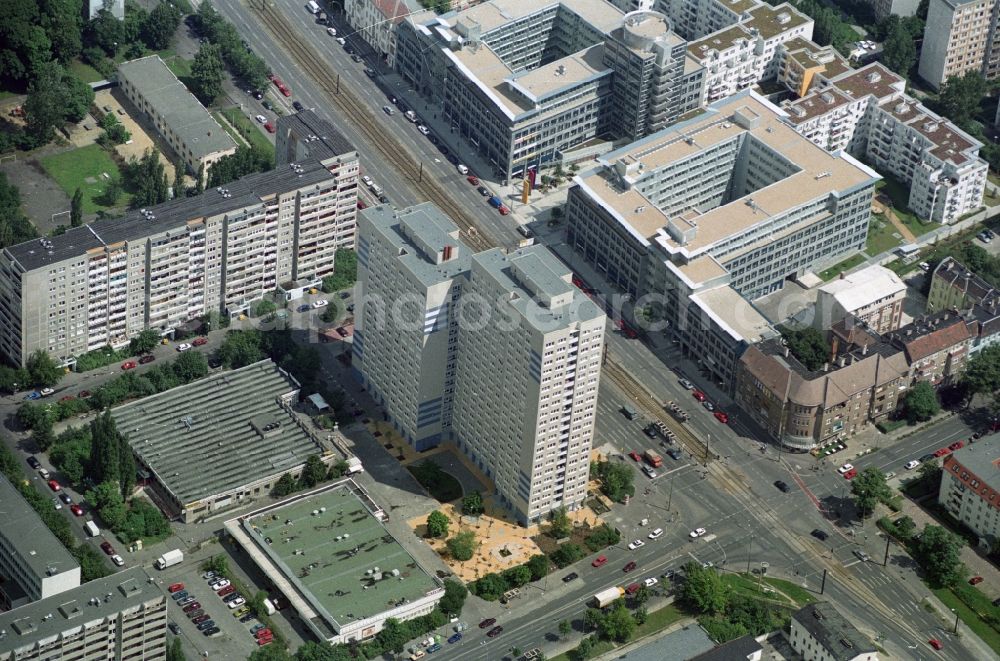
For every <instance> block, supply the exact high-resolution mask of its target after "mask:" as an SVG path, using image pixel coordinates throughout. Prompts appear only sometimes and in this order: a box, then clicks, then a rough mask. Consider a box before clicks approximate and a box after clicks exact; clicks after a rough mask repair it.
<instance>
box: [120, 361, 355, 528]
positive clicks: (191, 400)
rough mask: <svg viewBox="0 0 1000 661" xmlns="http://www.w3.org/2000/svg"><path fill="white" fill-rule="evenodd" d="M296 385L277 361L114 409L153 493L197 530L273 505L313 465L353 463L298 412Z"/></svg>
mask: <svg viewBox="0 0 1000 661" xmlns="http://www.w3.org/2000/svg"><path fill="white" fill-rule="evenodd" d="M298 395H299V384H298V383H297V382H296V381H295V379H294V378H293V377H292V376H291V375H289V374H288V373H286V372H285V371H284V370H282V369H281V368H279V367H278V366H277V365H275V364H274V363H273V362H271V361H270V360H262V361H260V362H258V363H254V364H252V365H247V366H246V367H242V368H240V369H237V370H232V371H227V372H223V373H220V374H215V375H211V376H207V377H205V378H204V379H200V380H198V381H195V382H193V383H190V384H188V385H186V386H180V387H177V388H172V389H170V390H167V391H165V392H162V393H159V394H157V395H152V396H150V397H145V398H143V399H141V400H138V401H135V402H132V403H129V404H124V405H122V406H119V407H116V408H114V409H112V411H111V415H112V417H113V418H114V420H115V423H116V424H117V426H118V429H119V430H120V431H121V432H122V433H123V434H124V435H125V436H126V437H127V439H128V443H129V445H130V446H131V448H132V452H133V453H134V454H135V457H136V460H137V463H138V464H139V465H140V466H141V468H142V469H143V470H145V471H147V472H148V473H149V474H150V480H149V483H148V485H147V488H148V489H149V490H151V492H152V496H153V497H154V500H155V501H156V502H157V504H158V505H160V507H161V508H163V510H164V512H165V513H166V514H167V515H168V516H170V517H176V518H179V519H180V520H181V521H183V522H185V523H192V522H195V521H198V520H202V519H205V518H208V517H210V516H213V515H215V514H216V513H217V512H219V511H221V510H225V509H229V508H232V507H238V506H245V505H246V504H248V503H250V502H252V501H253V500H256V499H259V498H267V497H268V496H270V493H271V489H272V488H273V487H274V485H275V484H276V483H277V482H278V480H279V479H280V478H281V477H282V476H283V475H291V476H292V477H295V478H298V477H299V476H300V475H301V474H302V469H303V468H304V466H305V462H306V459H307V458H308V457H309V456H310V455H315V456H317V457H319V458H320V460H321V461H322V462H323V463H324V464H327V465H331V464H333V463H335V462H338V461H342V460H346V459H347V456H345V455H344V454H343V453H342V452H341V451H340V450H339V449H338V446H337V445H336V444H335V443H334V441H333V438H332V437H330V436H327V435H322V436H321V435H317V433H316V431H315V430H314V426H313V425H312V424H311V423H309V422H308V421H304V420H302V419H300V417H299V416H298V414H297V413H296V412H295V411H293V410H292V407H293V406H294V405H295V403H296V401H297V399H298Z"/></svg>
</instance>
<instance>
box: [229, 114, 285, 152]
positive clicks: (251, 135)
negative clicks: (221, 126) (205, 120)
mask: <svg viewBox="0 0 1000 661" xmlns="http://www.w3.org/2000/svg"><path fill="white" fill-rule="evenodd" d="M219 112H221V113H222V116H223V117H225V118H226V120H227V121H228V122H229V123H230V124H232V125H233V127H234V128H235V129H236V130H237V131H239V132H240V135H241V136H243V137H244V138H246V140H247V141H249V142H250V144H252V145H254V146H255V147H257V149H260V150H261V151H263V152H264V153H266V154H270V155H271V157H272V158H273V157H274V145H272V144H271V143H270V141H268V139H267V137H266V136H265V135H264V134H263V133H261V131H260V129H259V128H257V126H256V124H254V121H253V120H252V119H250V118H249V117H247V116H246V115H244V114H243V113H241V112H240V109H239V108H223V109H222V110H221V111H219Z"/></svg>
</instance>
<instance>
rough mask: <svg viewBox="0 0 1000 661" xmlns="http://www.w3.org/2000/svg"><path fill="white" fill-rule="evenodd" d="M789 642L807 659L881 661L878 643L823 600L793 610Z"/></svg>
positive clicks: (823, 660)
mask: <svg viewBox="0 0 1000 661" xmlns="http://www.w3.org/2000/svg"><path fill="white" fill-rule="evenodd" d="M788 642H789V643H791V645H792V649H793V650H795V651H796V652H798V653H799V654H800V655H801V656H802V659H803V660H804V661H878V658H879V657H878V649H877V648H876V647H875V644H874V643H872V641H871V640H870V639H869V638H868V636H866V635H864V634H863V633H861V632H860V631H858V629H857V627H855V626H854V625H853V624H851V623H850V622H848V620H847V618H845V617H844V616H843V615H842V614H841V613H840V611H838V610H837V609H836V608H834V607H833V605H832V604H830V603H829V602H826V601H821V602H818V603H815V604H809V605H808V606H806V607H804V608H802V609H800V610H798V611H796V612H794V613H792V621H791V629H790V631H789V634H788Z"/></svg>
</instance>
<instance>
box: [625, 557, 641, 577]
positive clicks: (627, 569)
mask: <svg viewBox="0 0 1000 661" xmlns="http://www.w3.org/2000/svg"><path fill="white" fill-rule="evenodd" d="M636 567H638V565H636V564H635V560H631V561H629V563H628V564H627V565H625V566H624V567H622V571H623V572H625V573H626V574H627V573H629V572H630V571H632V570H633V569H635V568H636Z"/></svg>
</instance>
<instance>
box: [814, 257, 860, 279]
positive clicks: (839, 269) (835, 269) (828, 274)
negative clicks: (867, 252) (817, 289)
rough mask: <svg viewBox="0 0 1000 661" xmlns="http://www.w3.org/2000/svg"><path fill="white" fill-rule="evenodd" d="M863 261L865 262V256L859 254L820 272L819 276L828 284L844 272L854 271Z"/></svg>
mask: <svg viewBox="0 0 1000 661" xmlns="http://www.w3.org/2000/svg"><path fill="white" fill-rule="evenodd" d="M863 261H865V256H864V254H862V253H860V252H859V253H858V254H856V255H851V256H850V257H848V258H847V259H845V260H844V261H842V262H840V263H839V264H834V265H833V266H831V267H830V268H828V269H827V270H825V271H820V272H819V274H818V275H819V277H820V278H821V279H822V280H823V282H826V281H827V280H833V279H834V278H836V277H837V276H838V275H840V274H841V273H843V272H844V271H847V270H849V269H853V268H854V267H855V266H857V265H858V264H860V263H861V262H863Z"/></svg>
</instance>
